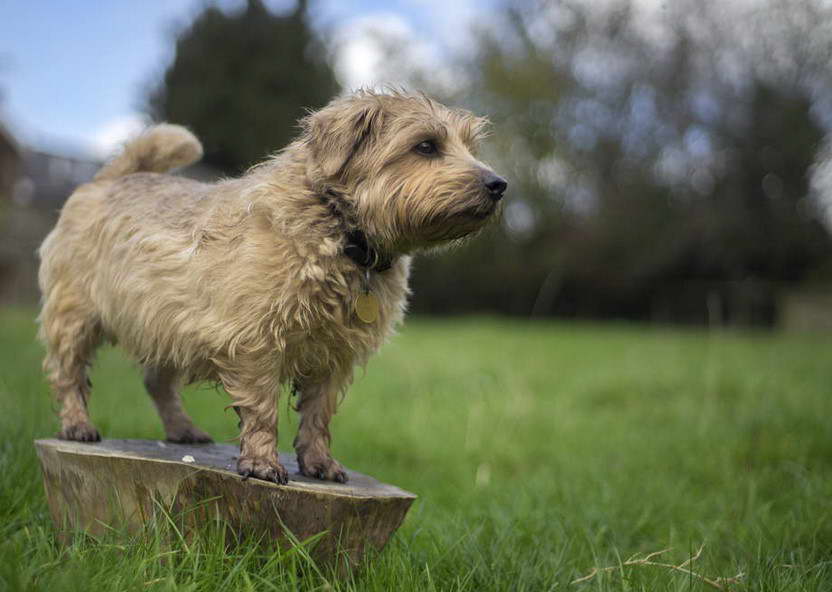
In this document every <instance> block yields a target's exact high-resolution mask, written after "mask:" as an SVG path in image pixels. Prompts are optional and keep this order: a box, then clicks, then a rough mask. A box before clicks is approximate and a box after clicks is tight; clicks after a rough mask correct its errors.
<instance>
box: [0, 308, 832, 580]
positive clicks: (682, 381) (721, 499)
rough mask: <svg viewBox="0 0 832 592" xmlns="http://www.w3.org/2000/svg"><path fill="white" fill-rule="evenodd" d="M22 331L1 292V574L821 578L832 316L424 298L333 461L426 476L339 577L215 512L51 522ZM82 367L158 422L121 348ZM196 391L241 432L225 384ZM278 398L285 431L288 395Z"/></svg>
mask: <svg viewBox="0 0 832 592" xmlns="http://www.w3.org/2000/svg"><path fill="white" fill-rule="evenodd" d="M33 333H34V323H33V319H32V312H31V311H22V310H17V311H2V312H0V475H2V477H1V478H0V590H18V589H19V590H49V591H50V592H52V591H60V590H73V591H78V590H93V591H95V592H104V591H125V590H135V591H162V590H189V591H190V590H193V591H197V590H198V591H202V590H235V591H236V590H283V589H287V590H291V589H304V590H378V591H387V590H414V591H415V590H418V591H424V590H470V591H482V590H529V591H532V590H534V591H536V590H564V591H569V590H574V591H575V592H584V591H602V590H627V591H635V590H645V591H656V590H713V589H719V588H722V589H726V590H768V591H784V590H817V591H828V590H832V363H830V362H832V342H830V340H829V339H828V338H827V337H824V336H814V337H813V336H786V335H780V334H775V333H764V332H759V333H757V332H742V333H740V332H715V333H707V332H704V331H693V330H671V329H655V328H647V327H641V326H631V325H586V324H564V323H550V322H538V323H528V322H517V321H507V320H496V319H486V318H470V319H456V320H441V321H438V320H426V319H415V320H413V321H411V322H410V323H409V324H408V325H407V327H406V328H405V329H404V330H403V331H402V333H401V334H400V335H399V336H398V337H397V338H395V339H394V341H393V342H392V343H391V344H389V345H388V346H387V347H386V348H385V349H384V351H383V353H382V354H381V355H379V356H378V357H377V358H375V359H374V360H373V361H372V362H371V363H370V365H369V366H368V368H367V372H366V374H364V375H359V378H358V380H357V381H356V384H355V386H354V387H353V389H352V390H351V392H350V394H349V396H348V397H347V398H346V400H345V401H344V403H343V404H342V406H341V408H340V411H339V414H338V415H337V416H336V419H335V426H334V429H333V433H334V436H335V441H334V450H335V454H336V457H337V458H339V459H340V460H341V461H342V462H344V463H345V464H347V465H348V466H350V467H351V468H353V469H355V470H358V471H362V472H366V473H370V474H372V475H374V476H376V477H377V478H379V479H381V480H384V481H387V482H390V483H394V484H396V485H399V486H400V487H403V488H405V489H408V490H410V491H413V492H415V493H417V494H418V495H419V496H420V499H419V500H418V501H417V502H416V504H415V505H414V507H413V508H412V509H411V512H410V514H409V516H408V518H407V520H406V522H405V524H404V525H403V527H402V528H401V529H400V531H399V532H398V534H397V535H396V536H395V537H394V539H393V540H392V541H391V543H390V545H388V547H387V548H386V549H385V551H384V552H383V553H382V554H381V555H380V556H379V557H378V558H376V560H375V562H374V563H373V564H372V565H371V566H370V567H368V568H367V569H365V570H364V571H362V572H360V573H358V574H356V575H354V576H353V577H352V578H351V579H347V580H338V579H336V578H334V577H333V576H332V575H331V574H328V573H326V572H325V571H320V572H319V571H317V570H316V568H315V566H313V565H310V564H309V562H308V561H306V560H305V559H304V554H303V549H302V548H296V549H289V550H284V551H283V552H282V553H281V554H269V553H266V552H264V551H263V550H262V549H261V548H258V547H256V546H253V545H252V546H250V547H243V548H240V549H239V550H237V551H235V552H233V553H223V552H222V550H221V546H220V545H219V543H218V542H217V541H216V540H215V539H213V538H211V536H210V535H208V534H206V536H205V537H204V540H203V539H199V540H196V541H192V542H191V543H190V544H185V543H182V544H176V543H174V545H173V547H165V546H164V545H162V544H161V542H160V537H161V536H162V535H160V534H159V533H158V532H156V531H150V530H149V531H148V532H147V533H144V534H143V535H141V536H138V537H136V538H135V539H134V540H132V541H129V542H127V543H125V542H124V541H123V540H119V539H118V537H115V536H114V537H112V538H107V537H105V538H104V539H102V540H98V541H96V540H92V539H90V538H88V537H83V536H78V538H77V540H76V542H75V543H74V544H72V545H70V546H68V547H61V546H59V545H57V544H56V542H55V541H54V539H53V534H52V530H51V523H50V522H49V518H48V515H47V512H46V505H45V500H44V495H43V490H42V484H41V481H40V475H39V469H38V467H37V465H36V457H35V454H34V450H33V447H32V445H31V441H32V439H33V438H35V437H44V436H50V435H52V434H53V433H54V432H55V431H56V425H57V424H56V421H55V419H54V416H53V413H52V409H53V405H52V404H51V403H50V399H49V396H48V394H47V390H46V387H45V385H44V383H43V380H42V378H41V373H40V370H39V363H40V356H41V351H40V346H39V345H38V344H36V343H35V342H34V340H33ZM93 383H94V385H95V389H94V393H93V399H92V416H93V420H94V421H95V423H96V424H97V426H98V427H99V429H101V430H102V432H103V433H104V434H105V436H111V437H120V438H160V437H161V436H162V432H161V428H160V425H159V422H158V419H157V418H156V416H155V412H154V411H153V410H152V407H151V404H150V402H149V398H148V397H147V396H146V395H145V394H144V393H143V391H142V387H141V384H140V380H139V375H138V372H137V371H136V369H135V368H134V367H133V365H132V364H131V363H130V362H129V361H127V360H126V359H124V358H123V357H122V356H121V355H120V354H119V353H118V352H117V351H115V350H113V349H107V350H104V351H102V353H101V355H100V357H99V363H98V364H97V365H96V368H95V370H94V372H93ZM186 404H187V406H188V408H189V409H190V410H191V411H192V414H193V416H194V417H195V419H196V421H197V423H198V424H199V425H200V426H201V427H203V428H205V429H207V430H208V431H209V432H211V433H212V434H213V435H214V437H215V438H216V439H218V440H230V439H232V438H233V437H234V436H235V425H236V418H235V417H234V416H233V413H232V412H230V411H229V412H224V411H223V407H224V405H225V404H226V397H225V395H224V393H222V391H218V390H216V389H214V388H213V387H207V386H203V387H200V388H195V389H191V390H189V391H188V392H187V393H186ZM281 414H282V419H281V433H280V443H281V446H282V449H283V450H289V448H290V444H291V440H292V437H293V435H294V429H295V427H296V418H295V417H294V415H293V412H291V411H288V412H287V408H286V401H285V399H283V400H282V401H281ZM700 548H701V555H700V556H699V557H698V559H696V560H695V561H691V562H689V563H687V564H685V565H682V566H681V567H680V569H671V568H670V567H667V566H661V565H653V563H662V564H667V565H676V566H680V565H681V564H684V562H685V561H686V560H687V559H689V558H690V557H691V556H692V555H694V554H696V553H697V552H698V551H699V550H700ZM664 549H669V550H668V551H666V552H665V553H663V554H661V555H657V556H654V557H651V558H649V562H648V563H645V562H643V561H642V562H641V563H639V560H640V559H641V560H643V559H645V558H646V556H647V555H648V554H650V553H652V552H654V551H661V550H664ZM628 560H631V561H629V563H630V565H626V563H627V562H628ZM605 567H610V568H611V569H609V570H603V569H602V570H600V571H599V572H598V573H596V574H595V575H594V576H593V577H591V578H589V579H585V580H584V581H581V582H575V580H578V579H580V578H583V577H584V576H588V575H591V574H592V573H593V570H594V569H595V568H605ZM683 570H690V571H691V572H693V573H689V572H685V571H683ZM738 574H742V575H741V576H740V577H739V578H738V579H734V580H725V579H724V578H735V577H736V576H737V575H738ZM703 578H707V579H708V580H709V581H704V579H703Z"/></svg>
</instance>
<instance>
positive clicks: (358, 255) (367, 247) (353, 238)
mask: <svg viewBox="0 0 832 592" xmlns="http://www.w3.org/2000/svg"><path fill="white" fill-rule="evenodd" d="M344 255H346V256H347V257H349V258H350V259H352V261H353V263H355V264H356V265H357V266H358V267H360V268H361V269H365V270H367V271H376V272H378V273H381V272H383V271H387V270H388V269H390V268H391V267H393V258H392V257H390V256H389V255H384V254H383V253H381V251H379V250H378V249H376V248H375V247H373V246H372V245H371V244H370V243H369V242H368V241H367V235H366V234H364V232H363V231H361V230H359V229H357V228H356V229H354V230H351V231H350V232H348V233H347V242H346V243H345V244H344Z"/></svg>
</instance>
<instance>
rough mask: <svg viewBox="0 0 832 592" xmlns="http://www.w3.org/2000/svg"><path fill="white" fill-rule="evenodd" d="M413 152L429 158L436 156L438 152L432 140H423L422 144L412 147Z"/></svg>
mask: <svg viewBox="0 0 832 592" xmlns="http://www.w3.org/2000/svg"><path fill="white" fill-rule="evenodd" d="M414 150H416V152H418V153H419V154H424V155H425V156H430V155H431V154H436V153H437V152H438V150H437V149H436V142H434V141H433V140H425V141H424V142H419V143H418V144H416V146H415V147H414Z"/></svg>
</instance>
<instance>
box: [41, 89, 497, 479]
mask: <svg viewBox="0 0 832 592" xmlns="http://www.w3.org/2000/svg"><path fill="white" fill-rule="evenodd" d="M487 125H488V122H487V120H486V119H484V118H482V117H477V116H475V115H473V114H472V113H470V112H468V111H464V110H460V109H452V108H448V107H446V106H444V105H442V104H440V103H439V102H437V101H435V100H433V99H431V98H428V97H427V96H425V95H420V94H408V93H402V92H372V91H358V92H355V93H351V94H347V95H344V96H341V97H339V98H336V99H334V100H333V101H332V102H331V103H329V104H328V105H327V106H325V107H324V108H322V109H320V110H319V111H317V112H311V113H310V114H309V115H308V116H306V117H305V118H304V119H302V120H301V132H300V134H299V137H298V138H297V139H296V140H295V141H293V142H292V143H291V144H290V145H289V146H288V147H286V148H284V149H283V150H282V151H280V152H278V153H277V154H276V155H275V156H272V157H271V158H269V159H267V160H266V161H265V162H263V163H261V164H259V165H257V166H255V167H253V168H252V169H250V170H249V171H248V172H246V173H245V174H244V175H243V176H241V177H239V178H235V179H229V180H222V181H219V182H217V183H215V184H206V183H201V182H197V181H194V180H190V179H186V178H184V177H178V176H171V175H168V174H165V173H167V172H168V171H170V170H171V169H173V168H176V167H181V166H185V165H188V164H191V163H193V162H195V161H197V160H198V159H199V158H200V157H201V156H202V146H201V145H200V143H199V141H198V140H197V139H196V137H194V136H193V135H192V134H191V133H190V132H189V131H188V130H186V129H185V128H183V127H180V126H176V125H171V124H160V125H157V126H154V127H151V128H149V129H148V130H147V131H145V132H144V133H143V134H142V135H141V136H139V137H138V138H136V139H134V140H133V141H131V142H129V143H127V144H126V145H125V147H124V149H123V150H122V152H121V153H120V154H119V155H117V156H115V157H114V158H113V159H112V160H111V161H110V162H109V163H108V164H106V165H105V166H104V167H103V168H102V169H101V170H100V171H99V172H98V174H97V175H96V176H95V177H94V178H93V180H92V181H91V182H90V183H87V184H85V185H82V186H80V187H78V188H77V189H76V190H75V191H74V193H73V194H72V195H71V196H70V198H69V199H68V201H67V202H66V204H65V205H64V207H63V209H62V211H61V214H60V218H59V220H58V222H57V224H56V226H55V228H54V229H53V230H52V232H51V233H50V234H49V235H48V236H47V238H46V239H45V241H44V243H43V244H42V246H41V247H40V250H39V254H40V258H41V264H40V271H39V283H40V287H41V291H42V308H41V313H40V315H39V319H38V320H39V337H40V339H41V340H42V342H43V343H44V345H45V349H46V356H45V359H44V363H43V367H44V372H45V374H46V376H47V379H48V382H49V383H50V386H51V388H52V390H53V391H54V393H55V396H56V398H57V400H58V401H59V403H60V420H61V431H60V433H59V437H60V438H64V439H68V440H78V441H83V442H89V441H98V440H99V439H100V435H99V433H98V431H97V430H96V428H95V427H94V426H93V425H92V423H91V422H90V418H89V415H88V412H87V404H88V401H89V397H90V389H91V384H90V382H89V380H88V377H87V368H88V366H89V365H90V362H91V359H92V357H93V355H94V352H95V350H96V348H97V347H98V346H99V345H100V344H102V343H103V342H111V343H113V344H118V345H120V346H121V347H123V348H124V349H125V350H126V351H127V352H128V353H129V354H130V355H131V356H132V357H134V358H135V359H136V360H137V361H138V362H139V363H140V364H141V366H142V368H143V369H144V384H145V386H146V389H147V391H148V393H149V394H150V396H151V397H152V399H153V402H154V404H155V406H156V408H157V410H158V412H159V415H160V417H161V419H162V423H163V425H164V429H165V434H166V437H167V439H168V440H170V441H173V442H188V443H199V442H210V441H211V438H210V436H208V434H206V433H205V432H203V431H202V430H200V429H199V428H197V427H196V426H195V425H194V423H193V421H192V420H191V419H190V417H188V415H187V413H186V412H185V410H184V409H183V407H182V404H181V400H180V396H179V389H180V387H181V386H182V385H183V384H189V383H192V382H195V381H214V382H216V383H218V384H220V385H222V387H223V388H224V389H225V391H226V392H227V393H228V395H229V396H230V398H231V406H232V407H233V408H234V410H235V411H236V412H237V414H238V415H239V419H240V454H239V457H238V460H237V472H238V473H239V474H240V475H242V476H243V477H244V478H247V477H254V478H258V479H263V480H267V481H272V482H275V483H278V484H286V483H287V482H288V474H287V471H286V469H285V468H284V467H283V466H282V465H281V463H280V462H279V460H278V455H277V450H276V441H277V434H276V422H277V408H278V407H277V397H278V396H279V393H280V391H281V388H282V387H286V386H290V387H291V388H292V389H294V391H295V392H296V394H297V395H298V399H297V404H296V407H295V409H296V411H297V412H298V413H299V415H300V423H299V427H298V433H297V437H296V438H295V440H294V447H295V451H296V453H297V460H298V466H299V469H300V473H301V474H303V475H305V476H307V477H313V478H318V479H325V480H333V481H337V482H341V483H344V482H346V480H347V476H346V473H345V471H344V469H343V467H342V466H341V464H339V463H338V462H337V461H336V460H335V459H333V458H332V454H331V452H330V441H331V436H330V432H329V422H330V418H331V417H332V415H333V414H334V413H335V410H336V405H337V402H338V400H339V397H340V395H342V394H345V393H346V389H347V388H348V387H349V385H350V383H351V381H352V376H353V369H354V368H355V367H356V366H361V365H364V364H365V363H366V362H367V359H368V358H369V356H370V355H371V354H372V353H374V352H375V351H376V350H378V349H379V347H381V345H382V343H383V342H384V341H385V339H387V338H388V337H389V336H390V335H391V334H392V333H393V331H394V329H395V328H396V326H397V325H398V324H399V323H400V322H401V321H402V320H403V317H404V313H405V308H406V303H407V297H408V294H409V291H408V275H409V269H410V263H411V257H412V256H413V254H414V253H416V252H418V251H420V250H426V249H433V248H435V247H438V246H441V245H443V244H448V243H451V242H454V241H456V240H458V239H461V238H463V237H466V236H469V235H472V234H473V233H475V232H476V231H478V230H479V229H481V228H482V227H483V226H484V225H485V224H487V222H488V221H489V220H490V219H492V218H493V217H494V213H495V211H497V210H498V209H499V207H500V205H499V204H500V200H501V198H502V197H503V194H504V192H505V190H506V186H507V183H506V181H505V179H503V178H501V177H500V176H498V175H497V174H496V173H495V172H494V171H493V170H492V169H491V168H490V167H489V166H488V165H486V164H484V163H483V162H481V161H480V160H478V159H477V157H476V156H475V154H476V147H477V146H478V144H479V143H480V141H481V140H482V138H483V137H484V135H485V133H486V129H487ZM241 133H243V132H241Z"/></svg>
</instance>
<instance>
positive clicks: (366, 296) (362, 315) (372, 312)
mask: <svg viewBox="0 0 832 592" xmlns="http://www.w3.org/2000/svg"><path fill="white" fill-rule="evenodd" d="M354 307H355V315H356V316H357V317H358V318H359V319H361V320H362V321H364V322H365V323H375V322H376V320H377V319H378V298H376V295H375V294H373V293H372V292H365V293H363V294H359V295H358V296H357V297H356V299H355V304H354Z"/></svg>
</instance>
